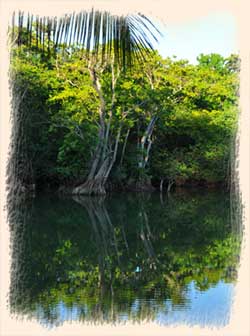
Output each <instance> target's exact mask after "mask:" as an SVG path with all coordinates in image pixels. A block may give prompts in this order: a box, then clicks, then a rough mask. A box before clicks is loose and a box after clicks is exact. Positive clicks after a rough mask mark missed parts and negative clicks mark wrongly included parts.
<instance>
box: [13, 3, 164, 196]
mask: <svg viewBox="0 0 250 336" xmlns="http://www.w3.org/2000/svg"><path fill="white" fill-rule="evenodd" d="M16 19H17V20H18V23H17V27H16ZM24 22H25V24H24ZM156 33H159V31H158V30H157V29H156V27H155V26H154V25H153V23H152V22H151V21H150V20H149V19H148V18H146V17H145V16H144V15H142V14H138V15H127V16H120V17H118V16H114V15H111V14H110V13H108V12H100V11H95V10H94V9H93V10H92V11H91V12H85V11H83V12H81V13H79V14H75V13H73V14H70V15H65V16H64V17H62V18H60V19H59V20H58V19H57V18H49V17H39V16H37V17H36V18H34V17H33V15H30V14H29V13H28V15H24V13H23V12H19V13H18V15H17V16H16V15H15V13H13V19H12V31H11V42H12V43H13V44H15V43H16V44H17V45H18V47H19V48H20V47H22V46H23V45H25V46H26V47H27V48H28V49H29V50H31V51H32V50H35V51H37V52H40V53H42V55H43V57H47V58H48V59H49V58H50V57H51V55H56V54H58V53H61V52H62V53H63V54H65V53H66V54H69V55H71V53H72V51H73V50H74V48H77V49H79V50H81V51H82V52H83V53H82V55H84V56H83V58H84V59H85V61H86V63H87V68H88V71H89V75H90V77H91V81H92V86H93V88H94V90H95V91H96V94H97V96H98V98H99V103H100V106H99V123H100V124H99V125H100V127H99V132H98V134H99V135H98V142H97V146H96V150H95V154H94V158H93V163H92V166H91V169H90V172H89V175H88V178H87V181H86V183H85V185H84V186H83V187H81V188H77V189H74V193H87V194H103V193H105V188H104V185H105V183H106V180H107V178H108V175H109V172H110V171H111V169H112V166H113V164H114V162H115V158H116V153H117V147H118V142H119V138H120V132H121V128H120V127H119V128H118V131H117V137H116V141H115V144H114V148H113V149H112V150H110V149H109V150H108V137H109V130H110V121H111V119H112V106H111V108H110V109H109V116H110V119H109V120H110V121H109V122H108V124H107V125H106V124H105V119H106V113H107V111H106V110H107V108H106V106H105V101H104V98H103V93H102V88H101V82H100V75H99V73H102V72H103V70H104V68H105V67H106V66H107V65H109V66H110V68H111V72H112V95H113V96H112V100H114V95H115V83H116V81H117V78H118V76H119V73H120V69H121V68H123V69H126V68H127V67H128V66H129V67H130V66H131V65H132V64H133V63H134V58H136V59H137V60H138V59H140V60H141V61H142V60H143V59H144V58H145V55H146V54H147V53H148V52H149V51H150V50H152V43H151V41H150V40H151V38H153V39H155V40H157V39H156ZM100 49H101V51H100ZM112 152H113V154H112V155H111V153H112Z"/></svg>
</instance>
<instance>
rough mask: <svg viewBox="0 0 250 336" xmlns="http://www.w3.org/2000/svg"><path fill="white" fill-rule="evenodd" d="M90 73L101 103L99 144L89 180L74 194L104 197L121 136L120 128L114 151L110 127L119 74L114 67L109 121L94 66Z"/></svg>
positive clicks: (78, 187)
mask: <svg viewBox="0 0 250 336" xmlns="http://www.w3.org/2000/svg"><path fill="white" fill-rule="evenodd" d="M89 73H90V77H91V80H92V85H93V87H94V89H95V91H96V92H97V94H98V97H99V101H100V107H99V132H98V142H97V146H96V149H95V154H94V158H93V161H92V165H91V168H90V172H89V174H88V177H87V180H86V181H85V183H84V184H81V185H79V186H77V187H75V188H74V189H73V191H72V193H73V194H75V195H77V194H83V195H104V194H106V190H105V184H106V182H107V179H108V177H109V174H110V172H111V169H112V167H113V165H114V163H115V160H116V156H117V150H118V144H119V140H120V134H121V127H120V128H119V130H118V132H117V136H116V139H115V144H114V149H113V150H112V148H111V143H112V139H111V136H110V127H111V121H112V116H113V104H114V101H115V85H116V81H117V79H118V76H119V72H117V75H116V76H115V71H114V67H113V66H112V104H111V108H110V110H109V112H108V114H109V119H108V121H106V119H105V118H106V115H107V111H106V104H105V99H104V96H103V93H102V86H101V82H100V79H99V77H98V74H97V72H96V70H95V68H94V67H93V66H89Z"/></svg>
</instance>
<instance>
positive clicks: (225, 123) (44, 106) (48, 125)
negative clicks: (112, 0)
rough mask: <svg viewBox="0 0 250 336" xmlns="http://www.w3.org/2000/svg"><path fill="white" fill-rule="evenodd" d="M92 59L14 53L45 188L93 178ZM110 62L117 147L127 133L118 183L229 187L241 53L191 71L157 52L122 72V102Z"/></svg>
mask: <svg viewBox="0 0 250 336" xmlns="http://www.w3.org/2000/svg"><path fill="white" fill-rule="evenodd" d="M84 57H85V56H84V53H80V52H79V51H78V50H77V49H73V48H72V50H71V53H70V55H67V54H66V53H58V54H57V56H56V57H54V58H53V57H50V59H49V60H48V59H46V58H45V57H44V56H40V55H39V53H37V52H32V51H30V50H29V51H27V50H26V49H25V47H22V48H19V49H18V50H15V49H14V51H13V55H12V63H11V66H12V68H11V74H12V78H13V79H14V83H15V85H14V86H15V89H14V93H15V92H20V93H22V92H24V91H25V90H26V94H25V95H24V98H23V101H22V104H21V109H22V110H23V111H26V112H24V113H26V119H25V120H26V122H25V124H24V126H23V127H24V128H25V130H24V133H25V134H26V138H27V144H28V147H27V148H26V151H27V152H28V156H29V157H30V160H31V163H32V167H33V179H34V181H35V183H37V184H39V185H41V186H45V185H47V184H51V183H52V184H53V183H56V184H60V183H67V182H70V183H74V182H75V181H78V180H80V181H82V180H84V179H85V178H86V176H87V175H88V172H89V169H90V164H91V160H92V157H93V153H94V150H95V147H96V144H97V141H98V132H99V128H98V127H99V126H98V124H99V107H100V99H99V97H98V94H97V92H96V90H95V88H94V87H93V86H92V82H91V78H90V74H89V71H88V66H87V61H86V59H85V58H84ZM111 66H112V65H111V64H109V63H106V64H105V65H102V66H101V67H99V66H98V65H97V66H96V71H97V72H98V76H99V77H100V79H101V84H102V90H103V96H104V99H105V104H106V108H107V111H108V112H109V111H111V110H112V119H111V124H110V134H111V135H110V144H112V141H113V142H114V139H115V137H116V134H117V129H118V127H121V137H120V141H119V147H118V156H117V160H116V163H115V165H114V168H113V170H112V174H111V178H113V180H114V181H120V182H119V183H121V181H123V182H122V183H124V182H125V180H128V179H129V178H130V177H131V178H138V176H142V175H143V176H146V177H149V176H151V177H152V179H153V180H155V181H156V182H157V181H159V179H160V178H161V179H165V180H168V181H170V180H171V181H174V182H175V183H176V184H185V183H194V182H195V183H200V182H201V183H205V184H216V183H225V182H226V180H227V177H228V169H229V168H228V167H229V166H230V150H231V149H230V147H231V143H232V142H233V139H234V137H235V133H236V125H237V116H238V103H237V102H238V94H237V92H238V86H239V80H238V71H239V59H238V57H237V56H236V55H231V56H230V57H228V58H223V57H222V56H220V55H217V54H211V55H200V56H199V57H198V65H191V64H189V63H188V62H187V61H175V60H171V59H170V58H167V59H165V60H164V59H162V58H161V57H160V56H159V55H158V54H157V52H152V55H151V57H150V58H148V59H147V62H144V63H139V62H138V63H136V62H135V63H134V65H133V68H131V69H130V70H129V71H127V72H126V73H125V72H121V73H120V75H119V76H118V78H117V83H116V86H115V99H114V101H112V88H111V81H112V78H111V77H112V76H111ZM115 71H116V72H117V71H118V69H117V68H115ZM155 115H156V116H157V121H156V124H155V127H154V130H153V133H152V148H151V152H150V156H149V161H148V165H147V167H146V169H145V170H143V171H141V170H140V169H139V168H138V160H139V157H140V155H142V152H141V149H140V148H139V147H138V144H140V141H141V139H142V136H143V135H144V132H145V130H146V128H147V125H148V123H149V121H150V120H151V118H152V116H155ZM109 117H110V114H109V113H107V115H106V122H107V123H108V120H109ZM128 130H129V131H130V133H129V136H128V139H127V140H126V141H127V144H126V148H125V151H124V153H123V145H124V143H125V137H126V134H127V131H128ZM143 154H144V155H146V150H145V153H143ZM122 155H124V157H123V158H122V159H123V160H122V164H119V162H120V161H121V156H122ZM52 181H54V182H52Z"/></svg>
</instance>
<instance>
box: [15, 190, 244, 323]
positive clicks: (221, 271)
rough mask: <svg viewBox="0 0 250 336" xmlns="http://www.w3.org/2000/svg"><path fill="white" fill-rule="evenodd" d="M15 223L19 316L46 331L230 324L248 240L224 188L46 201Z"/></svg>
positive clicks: (24, 210) (21, 211) (26, 206)
mask: <svg viewBox="0 0 250 336" xmlns="http://www.w3.org/2000/svg"><path fill="white" fill-rule="evenodd" d="M13 218H14V219H13ZM13 218H12V222H11V234H12V251H13V258H12V276H11V291H10V309H11V311H12V313H14V314H16V315H17V316H19V317H20V316H21V317H26V318H34V317H35V318H36V319H37V320H38V321H39V322H40V323H41V324H43V325H44V326H46V327H54V326H57V325H60V324H62V323H63V322H64V321H70V320H76V321H82V322H86V321H88V322H96V323H103V322H110V323H118V322H119V323H124V322H126V321H130V322H132V321H133V322H134V321H137V322H140V321H144V320H148V321H156V322H158V323H160V324H166V325H167V324H179V323H187V324H198V325H200V326H223V325H225V324H227V323H228V322H229V318H230V309H231V304H232V299H233V294H234V284H235V280H236V269H237V264H238V259H239V245H240V244H239V238H238V236H237V234H236V233H235V230H234V228H232V224H230V223H231V221H230V202H229V197H228V195H227V194H225V193H223V192H208V191H204V192H199V193H190V192H189V193H187V192H185V193H184V192H182V193H180V192H179V193H173V194H171V196H169V197H167V196H166V195H163V197H161V196H160V195H159V194H158V193H153V194H113V195H112V196H108V197H106V198H105V199H103V198H87V197H75V198H59V197H56V196H51V195H40V196H37V197H36V198H34V199H32V200H28V201H25V202H22V204H21V205H20V206H19V207H18V211H17V210H16V213H15V216H14V217H13Z"/></svg>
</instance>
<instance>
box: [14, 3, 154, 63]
mask: <svg viewBox="0 0 250 336" xmlns="http://www.w3.org/2000/svg"><path fill="white" fill-rule="evenodd" d="M24 17H25V18H27V19H26V22H27V27H26V29H27V32H28V38H27V39H22V34H23V30H24V27H23V21H24ZM15 22H17V29H15V27H14V25H15ZM16 34H17V36H16ZM32 35H33V36H34V38H35V41H36V43H35V44H36V48H37V50H38V51H39V52H42V53H45V52H47V53H48V54H50V46H51V45H53V46H54V51H55V52H56V51H57V50H58V47H60V48H63V49H64V48H68V47H71V46H72V45H77V46H78V47H80V48H81V49H82V50H84V51H85V52H86V53H87V55H89V54H90V52H91V55H95V56H96V57H97V56H98V57H99V55H101V58H102V60H103V61H104V60H106V59H108V58H110V57H111V55H112V54H113V57H114V61H115V63H116V64H119V65H122V66H126V65H130V64H132V63H133V59H135V58H137V59H138V58H139V59H142V60H143V59H144V58H145V55H146V54H147V53H148V52H149V51H150V50H152V49H153V44H152V41H153V40H154V41H157V36H158V35H160V32H159V30H158V29H157V28H156V27H155V25H154V24H153V23H152V21H151V20H149V18H147V17H146V16H144V15H143V14H137V15H127V16H116V15H111V14H110V13H108V12H100V11H97V10H94V9H92V10H91V11H90V12H86V11H82V12H80V13H78V14H75V13H72V14H68V15H65V16H63V17H61V18H59V20H57V18H48V17H38V16H37V17H36V24H35V26H34V27H33V15H30V14H28V15H24V13H23V12H20V11H19V12H18V13H17V20H16V14H15V13H13V19H12V34H11V39H12V41H13V42H14V41H17V45H18V46H20V45H21V44H26V45H27V47H30V46H31V44H32V43H31V42H32ZM100 45H101V54H100V53H99V49H100ZM45 49H46V50H45Z"/></svg>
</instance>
